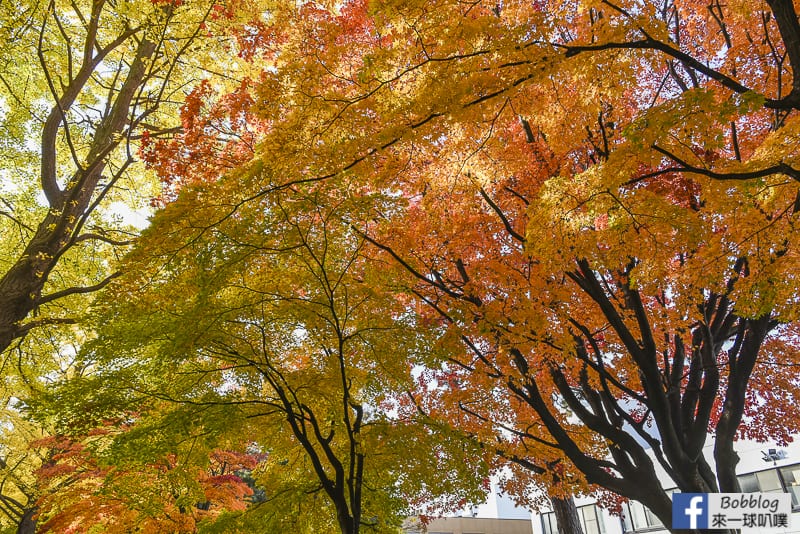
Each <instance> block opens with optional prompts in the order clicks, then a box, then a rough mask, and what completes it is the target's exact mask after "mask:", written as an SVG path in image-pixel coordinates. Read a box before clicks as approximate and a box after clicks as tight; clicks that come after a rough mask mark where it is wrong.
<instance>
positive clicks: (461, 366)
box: [154, 1, 800, 524]
mask: <svg viewBox="0 0 800 534" xmlns="http://www.w3.org/2000/svg"><path fill="white" fill-rule="evenodd" d="M271 22H273V23H274V24H275V26H274V27H275V29H276V33H275V35H274V36H273V37H274V38H273V39H272V40H269V39H268V40H267V41H268V42H267V43H265V42H259V43H256V44H254V49H259V47H263V48H269V47H277V48H279V49H280V53H279V54H277V55H276V56H275V59H274V61H273V62H272V63H271V64H270V65H269V68H268V69H265V70H264V72H263V73H262V75H261V76H260V77H259V78H258V80H255V81H254V82H253V84H252V86H251V87H249V88H248V93H247V94H248V95H250V96H251V97H252V98H251V99H250V100H248V102H247V103H246V104H244V105H245V106H246V107H247V109H248V110H249V112H251V113H253V115H254V117H255V119H256V120H257V121H263V122H261V124H263V125H264V128H263V129H262V130H261V131H260V132H259V141H258V143H257V144H255V145H254V148H253V154H254V157H255V159H256V162H257V163H256V164H255V165H250V166H249V167H247V175H248V176H252V175H253V174H255V175H257V176H258V178H259V180H260V187H258V188H255V189H253V188H249V187H248V188H244V190H245V191H246V194H245V193H244V192H243V191H242V192H237V193H236V194H233V195H230V194H228V195H227V196H224V195H223V196H221V197H220V198H224V199H225V200H224V201H223V202H224V203H225V204H227V208H228V209H227V212H226V215H225V216H217V217H216V218H215V219H214V221H223V220H225V218H226V217H232V218H236V217H237V216H238V213H239V212H240V211H241V210H242V209H243V207H244V206H246V205H248V204H251V203H254V204H258V203H259V202H262V201H263V200H262V199H264V198H267V197H269V196H271V195H275V194H279V193H280V192H281V191H284V190H287V189H291V188H292V187H293V186H299V185H301V184H310V183H323V182H329V181H333V180H336V179H340V178H342V177H345V176H346V177H347V178H348V184H349V185H348V187H349V188H350V189H349V190H350V191H357V192H359V194H361V195H367V196H368V195H369V194H371V193H374V192H381V193H384V194H388V195H393V197H394V198H397V199H404V200H405V201H406V202H407V206H406V208H404V209H402V210H401V209H394V210H390V209H385V207H383V206H380V205H377V206H375V208H374V210H373V212H372V213H371V214H370V215H368V216H366V217H364V218H363V219H361V220H358V221H353V220H351V221H350V222H351V223H352V224H353V227H354V228H357V229H358V231H359V232H361V234H360V235H362V237H364V238H365V239H368V240H371V241H372V243H373V244H374V246H376V247H377V248H379V249H381V250H383V252H385V253H386V254H388V256H389V257H391V258H392V259H393V261H394V262H396V263H397V264H399V265H401V266H403V268H404V270H405V271H406V272H410V273H411V274H412V275H413V276H415V277H416V278H417V282H418V283H417V285H415V286H412V287H409V291H410V294H411V295H415V297H416V299H417V302H419V303H422V304H425V306H427V307H428V310H429V312H422V316H429V315H430V313H431V312H433V314H434V315H438V317H439V320H440V321H442V322H443V324H446V325H447V327H448V329H450V331H451V335H452V337H453V339H454V340H456V341H459V342H461V343H464V344H465V346H466V347H467V350H466V351H465V352H464V353H463V356H462V359H459V360H456V361H454V362H452V363H453V366H454V367H453V368H452V369H447V371H453V372H454V373H455V375H454V376H453V377H452V378H453V380H454V384H458V387H453V388H452V389H453V391H454V392H455V391H457V390H460V393H459V394H460V395H462V397H461V398H459V397H458V396H457V395H455V393H454V395H453V396H452V399H451V401H450V405H451V406H455V407H456V408H458V410H459V411H460V412H464V413H466V414H467V415H469V416H470V417H472V418H473V421H472V423H470V424H472V425H473V426H472V428H474V430H475V432H476V433H477V432H485V431H486V429H487V428H486V427H487V426H488V428H489V429H490V430H497V431H498V432H497V435H498V437H499V438H501V439H506V438H507V437H508V436H509V433H510V435H511V436H513V439H512V440H511V441H512V443H511V444H510V446H509V447H508V448H507V449H506V451H504V452H503V454H506V455H507V456H508V457H510V458H511V459H512V461H513V462H514V463H515V464H516V465H525V462H528V464H529V465H530V467H531V468H532V470H533V471H534V472H535V471H538V470H540V469H543V472H546V473H548V474H549V476H550V477H552V475H553V469H552V468H551V469H548V464H551V463H554V462H556V463H555V464H554V465H558V466H560V467H558V468H557V469H558V471H557V472H556V474H557V475H558V479H557V480H556V481H555V486H556V487H558V486H562V491H568V488H566V489H565V488H563V486H564V485H565V484H567V483H566V482H565V481H574V484H575V486H573V487H577V488H583V489H587V490H588V489H589V487H588V486H586V484H587V483H588V484H591V485H595V486H599V487H603V488H606V489H608V490H611V491H613V492H615V493H617V494H620V495H622V496H625V497H628V498H636V499H639V500H641V501H642V502H644V503H645V504H646V505H647V506H649V507H650V508H651V509H652V510H653V511H654V513H656V515H658V516H659V517H660V518H661V519H662V521H664V522H665V524H669V521H670V512H669V510H670V502H669V497H668V496H667V495H666V493H665V492H664V491H663V490H661V489H660V484H659V482H658V479H657V477H656V476H655V464H656V463H657V464H660V466H661V467H663V468H664V469H665V470H666V471H667V473H668V474H669V475H670V476H671V477H672V479H673V480H674V482H675V485H676V486H677V487H678V488H679V489H681V490H683V491H699V492H704V491H736V490H737V489H738V483H737V481H736V477H735V467H736V462H737V457H736V455H735V452H734V449H733V444H734V441H735V439H736V437H737V436H738V435H740V434H742V433H744V434H746V435H750V436H753V437H764V436H766V435H770V436H772V437H774V438H777V439H779V440H781V439H788V436H789V434H791V433H792V432H794V431H796V422H797V418H796V416H794V411H793V407H792V406H791V405H788V404H786V403H785V402H782V401H781V399H780V398H778V397H776V395H775V394H774V393H773V392H772V391H771V388H770V387H769V385H768V384H767V380H766V377H767V376H770V377H772V379H773V380H775V381H777V382H779V383H781V384H782V385H783V386H784V387H785V388H786V389H787V390H788V391H792V392H793V391H796V387H797V383H796V379H795V378H794V377H793V376H792V375H791V373H788V372H787V371H786V369H787V368H789V367H784V365H786V364H787V363H788V364H789V365H794V359H795V358H796V357H797V350H796V349H797V347H796V335H795V330H796V328H797V326H796V319H797V317H796V312H795V311H794V310H795V308H796V296H795V294H796V290H795V283H796V281H795V277H794V274H793V273H794V271H795V270H796V261H797V257H798V256H797V252H796V246H797V244H796V242H795V241H796V238H795V235H796V232H794V225H795V221H796V215H795V211H796V207H797V198H798V179H797V176H798V174H797V162H796V159H797V150H796V144H795V143H794V142H793V139H794V137H795V134H796V128H797V126H796V125H797V113H796V108H797V99H796V93H797V90H796V89H795V86H796V85H797V84H796V82H795V81H796V80H797V79H800V78H798V77H797V76H796V74H795V73H797V72H800V71H799V70H798V69H800V52H798V50H800V49H798V48H797V47H798V43H800V39H798V31H800V24H798V23H797V14H796V11H795V8H794V5H793V4H792V3H791V2H788V1H774V2H767V3H765V4H763V5H761V6H759V7H758V8H756V9H753V6H752V5H751V3H750V2H733V3H730V2H729V3H726V4H725V5H722V4H720V3H712V4H710V5H709V4H702V5H701V4H698V3H696V2H692V1H672V2H666V3H661V4H658V5H656V4H649V3H641V2H608V1H602V2H591V3H590V2H572V3H567V4H563V3H561V4H558V3H548V2H536V3H530V2H519V3H515V2H510V3H503V4H502V5H497V4H496V3H492V4H491V5H483V4H481V3H477V4H464V3H460V2H446V1H443V2H437V3H436V4H435V5H433V4H430V3H427V2H425V3H423V2H404V3H403V4H402V5H396V4H395V3H391V2H370V3H366V2H348V3H344V4H342V5H341V6H337V8H336V9H325V8H324V7H322V6H318V5H314V4H305V5H303V6H302V7H300V8H298V9H297V10H296V11H294V12H292V11H287V12H285V13H283V14H282V18H281V17H276V18H275V19H274V20H273V21H271ZM181 141H188V142H190V147H191V146H201V145H200V144H199V143H198V142H197V141H195V142H192V140H191V139H188V138H180V137H179V138H178V139H177V140H176V142H177V143H180V142H181ZM190 149H191V148H190ZM165 153H167V154H168V153H169V152H165ZM155 158H156V159H155V160H154V162H155V161H157V159H158V157H157V156H155ZM169 174H170V179H171V180H173V181H178V182H182V183H193V182H197V181H202V180H204V179H208V177H207V176H204V175H201V173H199V172H197V171H196V170H195V169H194V168H192V167H186V166H184V167H181V168H174V167H173V168H170V169H169ZM428 320H429V321H430V320H432V319H431V318H430V317H428ZM490 379H493V381H492V380H490ZM467 386H469V387H467ZM495 393H497V395H494V394H495ZM501 393H502V395H504V396H501V395H500V394H501ZM482 398H483V399H484V400H485V399H487V398H491V399H492V400H493V401H496V404H492V403H486V402H484V403H483V404H481V399H482ZM441 406H442V407H445V406H446V405H445V404H442V405H441ZM471 406H472V407H473V408H471ZM474 406H481V407H486V408H495V406H496V410H497V411H494V412H481V411H477V410H475V409H474ZM464 408H466V410H465V409H464ZM470 410H471V411H472V413H470ZM770 410H774V413H781V414H792V415H790V416H785V415H784V416H783V417H776V418H774V419H772V420H770V421H768V420H767V419H768V418H767V417H764V416H762V415H759V413H769V411H770ZM450 416H451V417H452V412H450ZM745 421H746V422H753V423H756V422H757V423H758V424H746V425H743V422H745ZM477 422H481V423H483V426H484V427H483V428H481V427H480V425H478V424H477ZM578 422H579V423H578ZM709 432H711V433H712V434H714V437H715V440H716V441H715V443H716V444H715V452H714V461H713V462H712V463H708V462H706V460H705V459H704V458H703V457H702V455H701V454H700V451H701V450H702V448H703V446H704V444H705V443H706V441H707V439H708V434H709ZM641 442H645V443H646V444H647V446H646V447H645V446H643V445H642V444H641ZM505 445H506V444H504V446H505ZM647 449H650V450H651V451H652V452H653V454H654V457H651V456H650V455H649V454H648V452H647ZM537 459H544V460H545V462H544V465H541V463H537V462H536V460H537ZM543 482H545V483H547V484H548V485H551V486H552V485H553V484H554V482H553V480H552V478H551V480H549V481H543ZM572 483H573V482H569V484H572ZM567 485H568V484H567ZM643 487H644V488H647V491H643V490H642V488H643Z"/></svg>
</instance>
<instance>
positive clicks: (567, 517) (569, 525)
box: [550, 497, 583, 534]
mask: <svg viewBox="0 0 800 534" xmlns="http://www.w3.org/2000/svg"><path fill="white" fill-rule="evenodd" d="M550 504H551V505H552V506H553V513H555V516H556V523H557V524H558V532H559V534H583V527H581V520H580V518H579V517H578V508H577V507H576V506H575V499H573V498H572V497H567V498H564V499H562V498H557V497H550Z"/></svg>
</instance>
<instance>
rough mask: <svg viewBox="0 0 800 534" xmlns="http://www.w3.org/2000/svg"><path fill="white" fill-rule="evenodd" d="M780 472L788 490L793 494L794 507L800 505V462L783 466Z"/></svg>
mask: <svg viewBox="0 0 800 534" xmlns="http://www.w3.org/2000/svg"><path fill="white" fill-rule="evenodd" d="M780 474H781V478H782V479H783V484H784V486H785V487H786V491H788V492H789V493H791V494H792V507H798V506H800V464H795V465H787V466H786V467H781V469H780Z"/></svg>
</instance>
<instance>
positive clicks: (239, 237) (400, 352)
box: [61, 173, 484, 534]
mask: <svg viewBox="0 0 800 534" xmlns="http://www.w3.org/2000/svg"><path fill="white" fill-rule="evenodd" d="M248 176H249V178H248ZM257 176H258V175H257V174H252V173H249V174H248V173H238V174H237V173H234V174H231V175H229V176H226V177H224V178H222V179H219V180H216V181H214V182H213V183H205V184H197V185H195V186H193V187H185V188H183V190H182V191H181V192H180V194H179V195H178V196H177V198H176V199H175V200H174V201H172V202H170V203H169V204H168V205H167V206H166V207H165V209H164V210H163V211H161V212H159V213H158V214H157V215H156V216H155V218H154V220H153V223H152V225H151V226H150V227H149V228H148V229H147V230H146V231H145V232H144V234H143V236H142V238H141V240H140V242H139V245H138V246H137V248H136V250H135V251H134V253H133V254H132V255H131V256H130V257H129V258H128V260H127V261H126V264H125V267H126V271H127V272H128V274H126V275H123V276H122V277H120V282H119V284H117V283H114V284H113V286H112V287H114V288H115V295H116V296H115V297H114V298H109V299H108V303H107V304H106V305H105V306H104V310H103V316H102V317H103V318H104V319H103V320H104V321H107V322H108V326H107V327H106V328H104V329H103V331H102V332H101V336H100V338H99V339H98V340H97V341H96V342H93V343H91V344H89V345H87V347H88V349H87V351H86V353H85V356H84V357H85V358H87V360H86V362H87V364H91V365H92V366H95V367H96V368H97V369H98V370H97V372H96V373H95V374H94V375H93V376H92V377H90V378H88V379H87V380H88V382H83V383H81V382H75V381H72V382H71V383H70V384H68V385H67V389H65V391H67V390H71V391H73V392H74V394H76V395H79V393H80V391H82V392H83V395H84V402H86V403H90V405H95V406H96V405H98V403H99V402H101V401H100V400H97V399H102V398H112V399H116V400H115V401H114V403H115V404H113V405H109V406H110V407H111V408H110V409H114V408H113V407H114V406H118V407H123V406H130V407H131V409H133V408H134V407H136V409H138V410H139V411H141V413H142V418H143V421H149V422H147V423H142V424H140V427H139V429H138V430H137V431H136V432H137V435H138V439H140V440H146V441H148V442H153V441H159V440H158V439H155V440H154V438H153V433H160V434H164V435H169V436H173V437H172V438H171V439H172V440H173V442H181V441H188V440H190V439H195V438H194V437H193V436H199V437H200V439H202V440H205V441H208V442H209V443H213V442H214V440H224V439H229V438H230V437H232V436H237V435H245V436H248V438H249V440H250V441H251V442H252V444H253V445H252V446H253V447H254V448H256V449H257V450H259V451H262V452H263V454H264V455H265V460H264V461H263V462H261V463H260V464H259V465H258V466H257V467H256V468H255V469H253V471H252V477H253V478H254V480H255V482H256V483H257V484H258V485H259V486H260V487H262V488H264V492H265V493H264V499H265V502H263V503H261V504H260V505H259V506H257V507H254V508H253V509H252V510H248V511H246V512H245V513H244V514H241V515H238V516H230V517H229V521H230V525H231V526H230V528H234V529H235V528H244V527H243V526H242V525H247V524H255V523H253V522H258V523H259V524H262V525H264V524H268V525H271V526H272V528H274V529H275V530H292V531H298V532H300V531H315V532H318V531H329V530H331V529H338V530H340V531H341V532H343V533H348V534H349V533H357V532H359V531H363V530H370V531H376V532H392V531H393V529H396V527H397V526H398V525H399V521H400V520H401V519H402V517H403V515H404V514H405V513H407V510H408V506H409V504H408V500H409V499H411V498H413V497H418V496H419V495H420V494H425V495H429V496H430V497H431V500H430V503H427V504H435V502H434V499H435V498H438V497H440V496H442V495H444V497H445V499H444V500H442V501H441V502H442V503H444V504H445V505H446V504H447V503H451V505H452V503H453V502H456V501H459V500H461V499H463V498H467V497H470V498H472V499H476V498H478V497H477V496H478V495H479V494H480V493H479V492H480V487H479V486H480V484H479V482H480V480H482V478H483V476H481V474H480V473H481V472H482V470H483V469H484V468H483V467H482V464H480V463H467V462H464V461H463V459H462V458H463V457H464V455H466V454H467V450H468V448H467V449H466V450H465V447H464V446H461V447H460V449H461V455H460V456H459V457H458V458H457V459H452V457H453V453H452V451H450V450H449V448H447V447H443V444H442V443H440V442H438V441H437V440H436V438H435V437H434V436H432V435H429V436H428V437H426V436H425V435H424V434H423V433H419V432H417V433H415V432H412V431H411V430H410V428H412V427H413V426H414V425H415V424H416V422H415V416H416V413H417V412H416V410H415V409H413V407H412V406H409V405H407V404H404V401H403V400H402V399H404V398H405V391H406V390H407V389H408V388H409V387H411V385H410V384H411V383H412V380H413V376H412V370H413V368H414V365H415V362H417V361H421V360H422V359H424V358H427V357H429V356H428V354H427V351H428V350H429V346H430V344H431V341H430V338H431V336H430V335H426V334H425V333H424V332H418V331H416V328H415V327H416V325H415V324H414V317H413V314H412V313H410V311H409V310H408V309H407V304H406V300H405V299H404V298H402V297H400V296H396V295H393V294H392V293H390V292H385V291H382V290H381V287H382V286H381V283H380V281H379V280H380V278H381V272H380V269H379V268H378V267H379V266H374V265H371V264H370V263H369V262H368V258H367V255H366V249H367V243H366V241H365V239H364V238H363V237H361V236H359V235H358V234H357V233H356V232H354V231H353V230H352V229H351V228H350V226H349V223H348V222H347V219H348V218H350V217H360V215H358V213H359V212H360V210H361V209H363V208H362V207H363V206H364V205H367V206H370V205H372V203H373V202H383V203H384V204H385V205H386V206H387V207H388V206H389V205H390V204H391V203H392V200H391V198H386V199H384V200H383V201H381V200H380V198H379V197H380V196H378V197H376V198H373V199H371V200H370V201H367V200H365V199H362V198H360V197H358V196H353V195H350V194H348V193H346V189H347V184H346V183H337V184H333V183H330V184H325V186H324V187H317V186H313V187H310V188H307V189H304V188H293V189H291V190H287V191H285V192H284V193H283V194H282V195H270V196H266V197H262V199H261V200H260V201H259V202H254V203H248V204H247V205H243V206H242V208H241V209H240V210H238V211H237V213H236V214H235V215H234V216H230V217H228V216H226V213H228V210H229V204H228V202H230V201H231V200H232V198H234V197H235V196H236V195H240V194H247V190H248V189H251V188H252V187H259V185H260V184H259V180H258V177H257ZM248 182H249V183H248ZM207 198H216V199H218V200H219V201H220V204H216V203H212V204H209V203H207V202H206V199H207ZM220 217H222V220H221V219H220ZM211 222H213V223H214V224H213V225H210V226H209V223H211ZM121 295H124V296H125V297H124V298H122V299H120V298H119V297H120V296H121ZM93 386H96V387H93ZM88 391H94V392H95V393H91V394H87V392H88ZM64 395H66V393H65V394H64ZM61 398H62V400H63V399H66V398H67V397H65V396H62V397H61ZM93 399H94V400H93ZM65 402H66V401H65ZM103 402H106V403H107V402H108V401H103ZM154 402H156V403H158V404H164V403H167V404H168V405H170V406H173V408H172V409H168V410H164V411H160V410H159V411H156V412H154V413H153V414H152V415H149V414H148V413H149V409H148V408H147V406H148V405H150V404H151V403H154ZM148 429H152V432H151V431H149V430H148ZM156 429H158V430H156ZM409 436H413V439H410V438H409ZM123 440H125V441H127V442H129V443H130V444H131V445H130V447H133V449H131V451H132V454H137V453H136V452H135V448H136V445H135V443H137V437H136V436H131V435H128V436H127V437H124V438H123ZM162 447H163V446H162ZM166 451H168V448H167V449H164V452H166ZM448 461H449V462H450V463H452V474H451V476H450V477H442V479H441V480H438V481H437V483H438V484H439V485H438V486H435V485H433V484H430V483H428V482H427V481H425V480H423V479H421V478H420V477H418V476H410V473H419V472H420V471H426V470H427V471H433V470H435V469H436V467H434V466H437V465H439V466H441V465H444V462H448ZM447 465H450V464H447ZM471 481H474V482H471ZM448 499H449V500H448ZM237 525H238V526H237Z"/></svg>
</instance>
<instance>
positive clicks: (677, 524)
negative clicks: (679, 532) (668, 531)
mask: <svg viewBox="0 0 800 534" xmlns="http://www.w3.org/2000/svg"><path fill="white" fill-rule="evenodd" d="M672 528H675V529H682V528H690V529H695V528H708V494H707V493H673V494H672Z"/></svg>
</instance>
